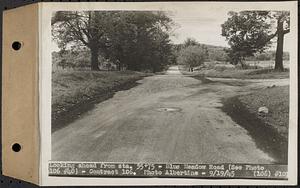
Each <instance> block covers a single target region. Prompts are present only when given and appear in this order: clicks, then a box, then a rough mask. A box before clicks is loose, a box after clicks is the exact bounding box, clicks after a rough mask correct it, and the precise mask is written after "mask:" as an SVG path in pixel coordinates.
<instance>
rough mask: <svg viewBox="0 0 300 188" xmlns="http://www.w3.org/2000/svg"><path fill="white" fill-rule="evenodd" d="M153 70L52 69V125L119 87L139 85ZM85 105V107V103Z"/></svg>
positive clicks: (56, 127)
mask: <svg viewBox="0 0 300 188" xmlns="http://www.w3.org/2000/svg"><path fill="white" fill-rule="evenodd" d="M149 75H151V74H147V73H140V72H134V71H120V72H119V71H89V70H88V71H73V70H68V71H55V72H53V73H52V129H53V130H56V129H59V128H60V127H61V126H63V125H64V124H66V123H67V122H70V121H71V120H72V119H74V118H75V117H76V116H80V114H81V113H83V112H84V111H86V110H87V108H90V106H89V107H87V104H93V103H97V102H101V101H103V100H106V99H108V98H109V97H112V96H113V94H114V93H115V92H116V91H119V90H125V89H129V88H131V87H133V86H134V85H136V81H137V80H140V79H142V78H143V77H145V76H149ZM84 106H85V107H84ZM71 111H74V112H73V113H72V112H71Z"/></svg>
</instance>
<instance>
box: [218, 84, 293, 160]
mask: <svg viewBox="0 0 300 188" xmlns="http://www.w3.org/2000/svg"><path fill="white" fill-rule="evenodd" d="M261 106H265V107H267V108H268V110H269V113H268V114H266V115H263V116H262V115H259V114H258V108H259V107H261ZM222 110H223V111H224V112H225V113H227V114H228V115H229V116H230V117H231V118H232V119H233V120H234V121H235V122H237V123H238V124H239V125H240V126H242V127H243V128H245V129H246V130H247V131H248V133H249V134H250V135H251V137H252V138H254V139H255V141H256V145H257V147H258V148H260V149H261V150H263V151H268V152H269V153H270V155H271V156H272V157H273V158H274V159H275V160H276V163H278V164H287V159H288V155H287V153H288V124H289V87H288V86H280V87H273V88H266V89H262V90H258V91H255V92H253V93H251V94H248V95H242V96H235V97H232V98H227V99H224V100H223V107H222Z"/></svg>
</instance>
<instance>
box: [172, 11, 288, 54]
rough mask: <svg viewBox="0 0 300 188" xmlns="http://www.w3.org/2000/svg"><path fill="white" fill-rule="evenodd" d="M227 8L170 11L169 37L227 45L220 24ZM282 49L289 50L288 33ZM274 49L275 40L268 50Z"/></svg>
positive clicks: (178, 40) (179, 41)
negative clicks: (170, 33) (172, 33)
mask: <svg viewBox="0 0 300 188" xmlns="http://www.w3.org/2000/svg"><path fill="white" fill-rule="evenodd" d="M227 13H228V10H218V11H211V10H206V11H203V10H202V11H196V10H194V11H193V10H189V11H184V10H177V11H174V12H171V13H170V16H171V18H172V19H173V21H174V22H175V23H176V25H177V26H176V28H177V29H175V31H174V34H175V36H172V37H171V39H172V41H173V42H174V43H175V44H178V43H182V42H183V41H184V40H185V39H186V38H188V37H190V38H194V39H196V40H197V41H198V42H200V43H203V44H211V45H216V46H224V47H229V45H228V42H227V41H226V40H225V37H223V36H221V24H223V23H224V22H225V21H226V20H227V19H228V15H227ZM284 39H285V41H284V42H285V43H284V50H285V51H289V46H290V44H292V39H291V37H290V36H289V34H286V35H285V38H284ZM275 49H276V42H275V43H273V45H272V47H271V48H270V50H275Z"/></svg>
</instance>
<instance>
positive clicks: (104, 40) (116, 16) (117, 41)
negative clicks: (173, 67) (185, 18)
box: [52, 11, 172, 72]
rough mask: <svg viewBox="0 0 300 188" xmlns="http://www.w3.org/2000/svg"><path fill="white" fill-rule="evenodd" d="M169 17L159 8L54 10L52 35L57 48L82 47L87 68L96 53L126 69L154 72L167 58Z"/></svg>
mask: <svg viewBox="0 0 300 188" xmlns="http://www.w3.org/2000/svg"><path fill="white" fill-rule="evenodd" d="M171 25H172V20H171V19H170V18H169V17H168V16H167V15H166V14H165V13H163V12H160V11H96V12H57V13H56V14H55V16H54V17H53V20H52V28H53V36H54V39H56V41H57V42H58V44H59V46H60V48H61V49H64V48H65V47H66V46H68V45H69V46H86V47H88V48H89V49H90V52H91V68H92V70H98V55H99V54H101V56H104V57H105V58H106V59H108V60H109V61H112V62H114V63H115V64H117V65H118V68H119V69H121V67H127V68H128V69H130V70H135V71H138V70H146V69H147V70H152V71H154V72H155V71H158V70H160V69H162V68H163V67H164V65H165V64H167V63H168V61H169V54H171V45H170V39H169V36H170V30H171Z"/></svg>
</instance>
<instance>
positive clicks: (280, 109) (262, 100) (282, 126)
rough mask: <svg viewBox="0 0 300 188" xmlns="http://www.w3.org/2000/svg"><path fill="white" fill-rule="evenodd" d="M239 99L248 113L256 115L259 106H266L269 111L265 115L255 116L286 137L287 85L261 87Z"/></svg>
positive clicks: (287, 116) (287, 112) (287, 122)
mask: <svg viewBox="0 0 300 188" xmlns="http://www.w3.org/2000/svg"><path fill="white" fill-rule="evenodd" d="M239 100H240V101H241V102H242V103H243V104H244V105H245V107H246V108H247V109H248V110H249V111H250V113H253V114H256V115H257V111H258V108H259V107H261V106H265V107H267V108H268V110H269V113H268V114H266V115H265V116H259V115H257V117H258V118H259V119H261V120H262V121H264V122H265V123H266V124H268V125H269V126H271V127H273V128H274V129H276V130H277V131H278V132H279V133H280V134H282V135H283V136H285V137H287V134H288V125H289V86H281V87H274V88H266V89H262V90H259V91H256V92H253V93H251V94H249V95H244V96H240V97H239Z"/></svg>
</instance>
